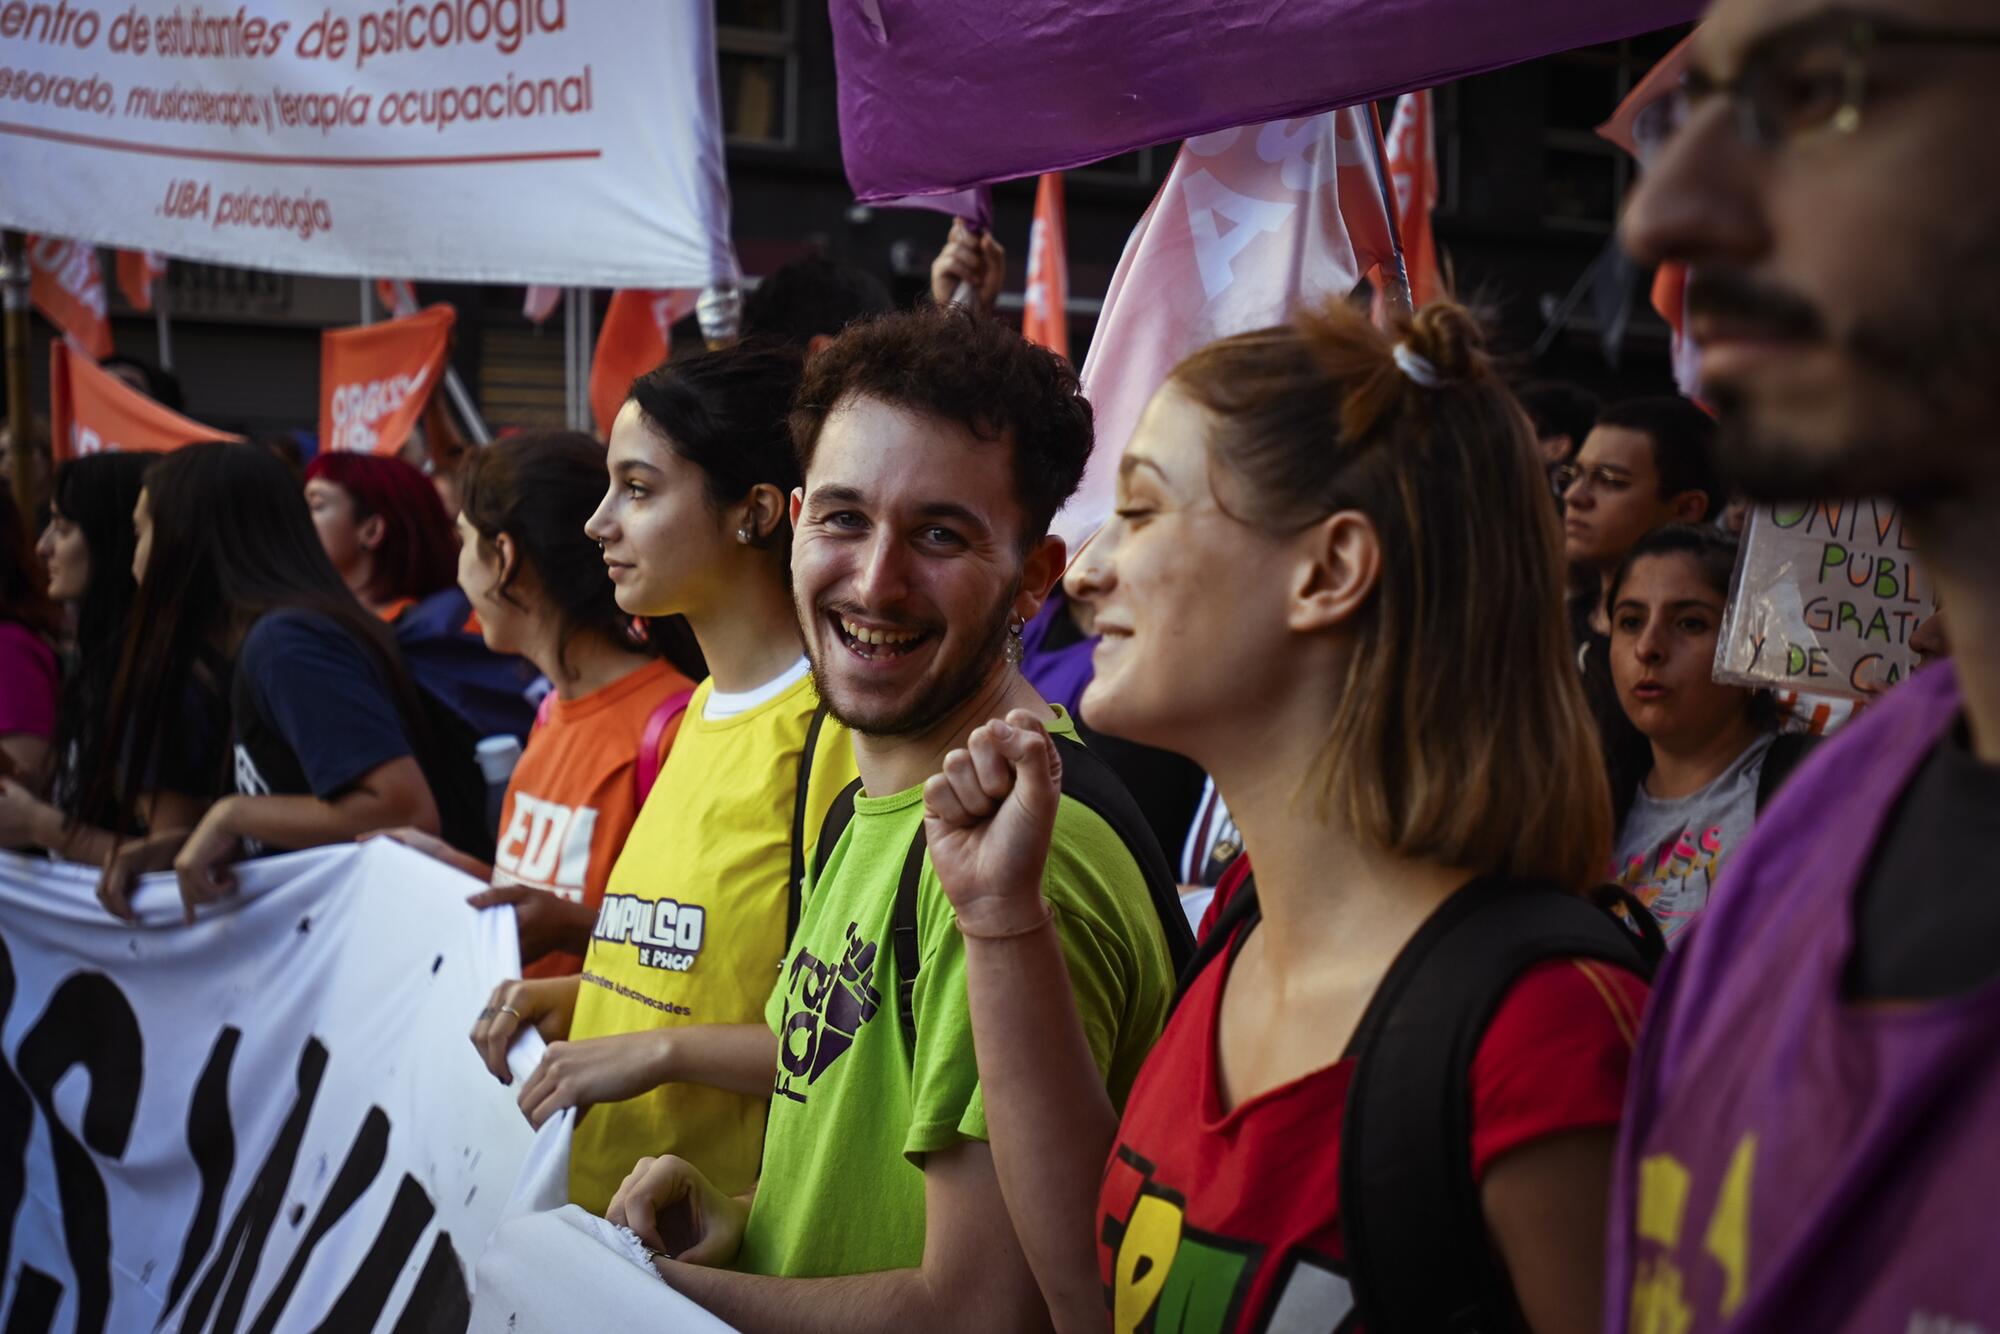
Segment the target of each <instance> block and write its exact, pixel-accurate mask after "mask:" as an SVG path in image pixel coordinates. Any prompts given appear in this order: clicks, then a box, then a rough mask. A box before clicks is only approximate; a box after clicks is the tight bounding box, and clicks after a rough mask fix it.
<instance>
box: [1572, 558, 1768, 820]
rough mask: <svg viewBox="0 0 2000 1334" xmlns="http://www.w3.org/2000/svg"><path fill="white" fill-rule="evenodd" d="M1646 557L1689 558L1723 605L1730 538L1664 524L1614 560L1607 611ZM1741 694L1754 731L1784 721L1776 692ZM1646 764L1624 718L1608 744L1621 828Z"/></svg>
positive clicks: (1730, 567) (1730, 575)
mask: <svg viewBox="0 0 2000 1334" xmlns="http://www.w3.org/2000/svg"><path fill="white" fill-rule="evenodd" d="M1649 556H1686V557H1688V558H1690V559H1691V560H1693V561H1694V567H1695V569H1696V570H1697V571H1698V572H1699V573H1700V575H1701V580H1702V582H1703V583H1705V584H1707V585H1708V588H1709V591H1710V592H1712V593H1714V594H1715V595H1716V596H1718V597H1720V598H1721V599H1722V600H1723V603H1724V605H1727V604H1728V602H1729V590H1730V585H1731V584H1732V583H1733V582H1734V581H1735V577H1736V539H1735V538H1733V537H1731V536H1729V535H1728V534H1727V533H1724V532H1722V531H1721V530H1720V529H1717V528H1711V527H1709V526H1708V525H1706V524H1692V523H1670V524H1668V525H1666V526H1665V527H1663V528H1655V529H1653V531H1652V532H1650V533H1647V534H1646V535H1645V536H1644V537H1642V538H1640V539H1639V540H1638V541H1637V542H1635V543H1633V545H1632V550H1631V551H1629V552H1627V553H1626V555H1625V559H1624V560H1622V561H1620V562H1619V563H1618V568H1617V569H1616V570H1615V571H1613V572H1612V575H1611V582H1610V584H1609V585H1608V586H1607V587H1606V589H1605V593H1604V609H1605V613H1606V614H1607V615H1611V614H1613V613H1614V612H1615V610H1616V608H1617V606H1618V594H1619V591H1620V590H1621V589H1623V588H1624V587H1625V581H1626V580H1627V579H1629V578H1631V577H1632V570H1633V568H1634V567H1636V566H1637V565H1638V563H1639V562H1640V561H1642V560H1645V559H1646V558H1647V557H1649ZM1743 693H1744V694H1746V695H1748V696H1749V699H1748V700H1746V701H1745V707H1746V708H1747V709H1748V710H1749V713H1750V721H1751V723H1752V724H1753V725H1754V726H1755V727H1756V728H1757V730H1758V731H1760V732H1775V731H1777V730H1778V729H1779V727H1781V726H1782V725H1783V724H1784V720H1785V711H1784V709H1783V708H1782V707H1781V706H1780V705H1779V703H1778V697H1777V696H1776V695H1774V694H1772V693H1771V692H1770V691H1768V690H1754V689H1746V690H1745V691H1744V692H1743ZM1652 767H1653V743H1652V742H1650V741H1648V740H1647V739H1646V737H1645V735H1644V734H1643V733H1641V732H1640V731H1639V729H1638V728H1636V727H1633V726H1631V725H1630V724H1629V722H1628V723H1627V725H1626V728H1625V730H1624V731H1623V732H1621V733H1620V734H1619V735H1618V736H1617V737H1614V738H1613V739H1612V742H1611V804H1612V808H1613V810H1614V811H1615V812H1616V813H1617V816H1618V823H1619V824H1620V825H1621V826H1622V825H1623V824H1624V823H1625V816H1626V814H1627V812H1629V811H1630V810H1631V809H1632V802H1633V800H1634V799H1635V798H1636V797H1637V796H1638V793H1639V784H1640V783H1642V782H1644V781H1645V778H1646V775H1647V773H1648V772H1650V771H1651V770H1652Z"/></svg>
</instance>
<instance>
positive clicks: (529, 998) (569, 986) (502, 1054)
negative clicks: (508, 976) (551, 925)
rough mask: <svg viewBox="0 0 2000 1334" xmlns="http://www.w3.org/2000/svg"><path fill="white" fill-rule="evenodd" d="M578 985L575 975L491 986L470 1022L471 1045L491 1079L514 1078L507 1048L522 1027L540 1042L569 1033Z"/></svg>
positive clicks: (579, 983)
mask: <svg viewBox="0 0 2000 1334" xmlns="http://www.w3.org/2000/svg"><path fill="white" fill-rule="evenodd" d="M580 985H582V983H581V980H580V979H578V978H577V977H575V976H570V977H548V978H530V979H524V980H522V981H518V982H502V983H501V984H500V985H499V986H497V987H495V988H494V989H493V995H492V996H491V997H490V998H489V999H488V1000H487V1002H486V1008H485V1009H483V1010H481V1011H480V1012H479V1018H478V1020H477V1021H475V1022H474V1023H473V1025H472V1045H473V1046H474V1047H476V1048H478V1050H479V1059H481V1060H482V1061H485V1062H486V1068H487V1069H488V1070H491V1071H492V1072H493V1077H494V1078H495V1079H497V1080H499V1081H500V1082H501V1083H502V1084H511V1083H513V1082H514V1072H513V1071H511V1070H509V1069H508V1068H507V1049H508V1048H509V1047H511V1046H513V1045H514V1039H515V1037H517V1036H518V1035H519V1034H520V1032H521V1030H522V1029H523V1028H533V1029H534V1030H535V1031H537V1032H538V1033H540V1034H541V1035H542V1041H544V1042H556V1041H559V1040H561V1039H563V1038H566V1037H568V1036H569V1024H570V1020H571V1019H572V1018H574V1017H575V1015H576V991H577V988H578V987H579V986H580Z"/></svg>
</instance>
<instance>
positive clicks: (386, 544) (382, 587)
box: [306, 453, 458, 625]
mask: <svg viewBox="0 0 2000 1334" xmlns="http://www.w3.org/2000/svg"><path fill="white" fill-rule="evenodd" d="M306 507H307V508H308V509H310V510H311V511H312V518H313V527H314V528H316V529H318V530H319V540H320V545H321V546H323V547H325V548H326V554H327V556H328V557H329V558H330V559H331V560H332V561H333V567H334V568H335V569H336V570H339V571H340V577H341V578H342V579H343V580H345V581H346V583H347V586H348V587H349V588H351V589H353V590H354V596H355V597H357V598H359V599H360V600H361V605H362V606H364V607H366V608H368V610H370V611H372V612H374V613H375V614H376V615H377V616H379V617H381V618H382V619H383V620H385V621H387V622H389V623H390V624H391V625H393V624H395V623H396V621H397V620H398V618H400V617H401V616H402V615H403V613H404V612H406V611H408V610H409V609H410V608H411V607H412V606H414V605H415V604H416V603H418V602H420V601H422V600H423V599H424V598H427V597H429V596H430V595H431V594H433V593H435V592H437V591H438V590H439V589H442V588H449V587H452V586H453V585H454V584H455V583H456V581H457V578H458V542H457V539H456V538H455V537H454V535H453V533H452V530H451V516H450V515H448V514H446V513H445V512H444V502H442V501H440V500H439V499H438V494H437V491H436V489H435V488H434V487H432V486H431V483H430V479H429V478H427V477H425V476H424V475H423V474H422V473H421V472H418V471H417V470H416V469H415V468H413V467H411V466H410V465H409V464H407V463H405V462H403V460H401V459H399V458H394V457H389V456H383V455H375V454H345V453H327V454H321V455H320V456H319V457H317V458H315V459H314V460H313V461H312V463H311V464H310V465H309V466H308V467H307V468H306Z"/></svg>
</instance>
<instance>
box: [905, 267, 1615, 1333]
mask: <svg viewBox="0 0 2000 1334" xmlns="http://www.w3.org/2000/svg"><path fill="white" fill-rule="evenodd" d="M1096 544H1097V545H1098V546H1099V547H1100V548H1101V549H1102V550H1101V552H1100V553H1098V554H1094V557H1093V559H1090V560H1088V561H1084V562H1080V563H1079V567H1078V572H1077V573H1073V574H1072V577H1071V592H1072V593H1073V594H1074V595H1075V596H1077V597H1078V598H1080V599H1083V600H1085V601H1088V602H1089V603H1091V604H1092V605H1093V608H1094V610H1095V612H1096V619H1097V628H1098V631H1099V633H1100V634H1101V635H1102V637H1103V638H1102V643H1101V645H1100V646H1099V647H1098V649H1097V651H1096V677H1095V679H1094V681H1093V682H1092V684H1091V686H1090V689H1089V691H1088V692H1087V694H1086V695H1085V704H1086V707H1087V708H1089V709H1090V711H1091V713H1092V716H1093V717H1094V718H1096V719H1097V721H1098V725H1099V726H1100V727H1101V728H1102V729H1103V730H1104V731H1106V732H1109V733H1112V734H1114V735H1120V736H1124V737H1126V738H1129V739H1131V740H1133V741H1138V742H1143V743H1146V744H1149V745H1155V746H1165V747H1171V748H1172V749H1174V750H1177V751H1179V752H1181V753H1183V754H1185V755H1187V756H1189V757H1190V758H1191V759H1193V760H1194V761H1196V762H1197V763H1198V764H1200V765H1201V766H1202V767H1203V768H1204V769H1206V770H1207V771H1208V772H1209V773H1211V774H1213V775H1214V777H1215V780H1216V783H1217V785H1218V787H1219V788H1220V790H1221V792H1222V793H1223V795H1224V797H1225V799H1226V800H1227V802H1228V804H1229V809H1230V810H1231V812H1232V813H1234V814H1235V816H1236V818H1237V822H1238V824H1239V826H1240V828H1241V830H1242V834H1243V838H1244V843H1245V845H1246V846H1247V847H1249V848H1250V849H1251V851H1252V854H1253V855H1254V857H1255V861H1256V870H1255V877H1254V881H1253V880H1251V878H1250V876H1249V875H1248V874H1247V871H1248V867H1247V866H1242V865H1239V867H1237V868H1232V872H1231V874H1230V875H1229V876H1228V877H1226V878H1225V881H1224V883H1223V885H1222V887H1221V889H1220V890H1219V892H1218V895H1217V904H1216V906H1215V907H1214V908H1212V909H1211V911H1210V915H1209V921H1208V923H1207V926H1208V931H1207V935H1206V937H1205V939H1204V945H1203V952H1202V955H1201V956H1200V957H1199V958H1198V959H1197V961H1196V965H1195V968H1194V969H1193V970H1191V973H1190V978H1189V979H1188V980H1187V981H1186V982H1185V984H1184V985H1185V990H1184V992H1183V995H1182V997H1181V999H1180V1002H1179V1004H1178V1007H1177V1009H1176V1011H1175V1014H1174V1016H1173V1018H1172V1019H1171V1020H1170V1022H1169V1024H1168V1027H1167V1029H1166V1032H1165V1033H1164V1034H1163V1035H1162V1037H1161V1039H1160V1042H1159V1044H1158V1046H1157V1047H1155V1048H1154V1050H1153V1052H1152V1054H1151V1056H1150V1057H1149V1058H1148V1061H1147V1063H1146V1066H1145V1068H1144V1069H1143V1070H1142V1072H1141V1073H1140V1075H1139V1078H1138V1081H1137V1083H1136V1085H1135V1086H1134V1088H1133V1090H1132V1094H1131V1098H1130V1100H1129V1102H1128V1104H1127V1106H1126V1108H1125V1112H1124V1115H1123V1118H1122V1120H1121V1118H1120V1117H1119V1116H1118V1115H1117V1114H1116V1113H1115V1112H1114V1111H1113V1109H1112V1107H1111V1104H1110V1102H1109V1101H1108V1099H1107V1098H1106V1096H1105V1094H1104V1091H1103V1086H1102V1084H1101V1083H1100V1082H1098V1081H1097V1079H1096V1076H1095V1071H1094V1069H1093V1067H1092V1065H1091V1061H1090V1048H1089V1045H1088V1043H1087V1042H1086V1040H1085V1037H1084V1034H1083V1031H1082V1029H1081V1027H1080V1026H1079V1024H1078V1022H1077V1019H1076V1012H1075V1009H1074V1007H1073V1006H1072V1004H1071V1002H1070V999H1069V997H1070V990H1069V987H1068V986H1067V985H1066V980H1065V976H1064V965H1063V957H1062V953H1061V951H1060V949H1059V948H1058V945H1057V938H1056V934H1055V932H1054V931H1052V930H1050V929H1049V922H1050V909H1049V908H1048V907H1047V906H1046V904H1045V903H1044V901H1043V899H1042V895H1041V891H1040V878H1041V869H1042V861H1043V857H1044V855H1045V852H1046V849H1047V846H1048V833H1049V821H1050V819H1051V817H1052V816H1053V813H1054V810H1055V797H1056V792H1057V788H1056V784H1055V781H1054V773H1055V766H1056V764H1057V763H1058V761H1057V759H1056V755H1055V752H1054V750H1053V748H1052V747H1051V745H1050V743H1049V741H1048V740H1047V738H1046V736H1045V734H1044V733H1043V731H1042V728H1041V723H1040V720H1039V719H1036V718H1033V717H1031V716H1029V715H1027V714H1025V713H1016V714H1015V715H1013V716H1011V717H1010V718H1009V719H1008V720H1007V721H1006V722H1005V723H996V724H992V725H989V726H987V727H985V728H982V729H981V730H980V731H978V732H976V733H974V734H973V736H972V737H971V739H970V742H969V744H968V747H967V749H966V750H963V751H959V752H955V753H954V754H953V755H952V756H950V757H949V758H948V759H947V760H946V762H945V765H944V771H943V772H942V773H941V774H940V775H938V776H937V777H936V778H933V779H932V780H931V783H930V785H929V787H928V788H927V790H926V793H925V798H926V801H927V803H928V808H927V823H928V830H929V843H930V850H931V856H932V858H933V860H934V863H935V865H936V867H937V871H938V877H939V879H940V880H941V881H942V882H943V885H944V888H945V890H946V892H947V894H948V895H949V896H950V897H951V899H952V902H953V904H954V905H955V908H956V911H957V917H958V922H959V927H960V930H961V932H962V934H963V935H964V936H965V937H966V940H967V947H966V953H967V958H968V987H969V990H970V993H971V1003H972V1013H973V1022H974V1036H975V1042H976V1046H977V1049H978V1057H979V1067H980V1076H981V1084H982V1089H983V1092H984V1097H985V1101H986V1112H987V1117H988V1121H989V1124H990V1127H991V1129H992V1132H993V1136H992V1144H993V1154H994V1158H995V1161H996V1163H997V1165H998V1168H999V1174H1000V1179H1001V1183H1002V1187H1003V1190H1004V1192H1005V1194H1006V1198H1007V1203H1008V1207H1009V1211H1010V1214H1011V1216H1012V1218H1013V1220H1014V1223H1015V1227H1016V1230H1017V1232H1018V1233H1019V1235H1020V1239H1021V1243H1022V1245H1023V1247H1024V1248H1025V1249H1026V1251H1027V1254H1028V1256H1029V1258H1030V1261H1031V1263H1032V1264H1033V1265H1034V1268H1035V1272H1036V1276H1037V1279H1038V1281H1039V1282H1040V1284H1041V1287H1042V1291H1043V1294H1044V1296H1045V1297H1046V1298H1047V1299H1048V1302H1049V1306H1050V1311H1051V1315H1052V1318H1053V1320H1054V1323H1055V1324H1056V1326H1057V1327H1058V1328H1060V1329H1065V1330H1068V1329H1085V1328H1102V1326H1103V1323H1104V1320H1105V1315H1106V1310H1105V1307H1106V1305H1107V1303H1108V1305H1109V1306H1110V1315H1111V1316H1112V1322H1113V1325H1114V1327H1115V1328H1117V1329H1119V1330H1131V1329H1137V1328H1141V1327H1146V1328H1153V1327H1158V1328H1166V1327H1168V1326H1169V1325H1171V1326H1172V1327H1174V1328H1200V1329H1207V1330H1251V1329H1263V1328H1267V1327H1269V1328H1286V1329H1314V1330H1320V1329H1324V1330H1333V1329H1335V1328H1338V1329H1340V1330H1343V1331H1348V1330H1354V1329H1358V1328H1362V1327H1365V1328H1367V1329H1368V1330H1370V1331H1372V1332H1373V1334H1382V1331H1386V1330H1427V1331H1429V1330H1448V1329H1461V1328H1462V1329H1473V1328H1477V1329H1504V1328H1518V1327H1523V1326H1525V1327H1527V1328H1532V1329H1534V1330H1536V1331H1570V1330H1576V1331H1582V1330H1590V1329H1595V1328H1596V1327H1597V1320H1598V1314H1599V1300H1600V1293H1599V1282H1600V1279H1599V1275H1600V1269H1601V1256H1602V1244H1603V1243H1602V1234H1603V1224H1604V1216H1605V1192H1606V1183H1607V1180H1608V1174H1609V1168H1610V1161H1611V1150H1612V1141H1613V1136H1614V1132H1615V1127H1616V1123H1617V1120H1618V1116H1619V1109H1620V1103H1621V1101H1622V1096H1623V1090H1624V1078H1625V1066H1626V1063H1627V1059H1628V1056H1629V1052H1630V1045H1631V1040H1632V1035H1633V1029H1634V1026H1635V1023H1636V1020H1637V1016H1638V1013H1639V1009H1640V1006H1641V1004H1642V1003H1643V1001H1644V998H1645V990H1646V988H1645V983H1644V981H1642V976H1643V974H1644V972H1645V970H1646V965H1645V964H1644V962H1643V961H1642V956H1641V952H1640V951H1639V950H1638V949H1637V948H1635V947H1634V945H1633V944H1632V942H1631V940H1630V938H1629V937H1628V936H1627V935H1626V933H1625V932H1623V931H1621V930H1620V929H1619V927H1618V926H1616V925H1614V924H1613V922H1612V918H1611V917H1610V915H1608V914H1606V913H1604V912H1602V911H1600V910H1599V909H1598V908H1597V907H1596V906H1595V905H1593V904H1592V903H1591V902H1590V901H1589V900H1588V899H1587V898H1586V897H1585V896H1584V894H1583V891H1584V890H1585V889H1586V888H1587V887H1588V886H1589V885H1590V884H1591V883H1592V882H1593V880H1594V879H1595V878H1596V877H1597V875H1598V874H1599V873H1600V872H1601V870H1602V868H1603V866H1604V864H1605V861H1604V859H1605V857H1606V856H1607V855H1608V853H1609V850H1610V844H1611V812H1610V806H1609V801H1608V794H1607V788H1606V782H1605V776H1604V768H1603V764H1602V761H1601V759H1600V757H1599V753H1598V748H1597V742H1596V737H1595V733H1594V732H1593V729H1592V726H1591V722H1590V717H1589V714H1588V712H1587V710H1586V708H1585V705H1584V700H1583V696H1582V691H1581V688H1580V686H1579V685H1578V682H1577V679H1576V673H1575V671H1574V670H1572V669H1571V668H1570V647H1569V642H1568V637H1567V633H1566V630H1565V626H1564V621H1563V600H1562V569H1561V557H1560V552H1561V541H1560V535H1559V533H1558V532H1557V530H1556V523H1555V515H1554V512H1553V510H1552V508H1551V507H1550V506H1549V504H1548V498H1547V495H1546V483H1545V482H1544V480H1543V477H1542V471H1541V465H1540V462H1539V460H1538V459H1537V457H1536V454H1535V447H1534V440H1533V437H1532V434H1531V432H1530V430H1529V426H1528V422H1527V419H1526V417H1525V416H1524V415H1523V414H1522V412H1521V410H1520V408H1519V407H1518V405H1517V404H1516V403H1515V401H1514V400H1513V398H1512V397H1511V396H1510V395H1509V393H1508V391H1507V390H1506V388H1505V387H1504V386H1503V385H1502V383H1501V381H1500V379H1499V378H1498V376H1497V375H1496V373H1495V371H1494V370H1493V368H1492V366H1491V364H1490V362H1489V361H1488V359H1487V357H1486V355H1485V354H1484V352H1483V350H1482V346H1481V341H1480V335H1479V330H1478V328H1477V325H1476V324H1475V322H1474V321H1473V319H1472V318H1471V317H1470V316H1469V315H1468V314H1467V313H1466V312H1465V311H1463V310H1462V309H1459V308H1457V307H1455V306H1450V305H1433V306H1430V307H1428V308H1426V309H1425V310H1424V311H1422V312H1420V313H1419V314H1417V315H1416V316H1415V318H1414V319H1413V320H1410V321H1407V322H1405V324H1404V326H1403V327H1402V328H1401V329H1400V331H1398V332H1397V333H1395V334H1384V333H1382V332H1380V331H1378V330H1376V329H1374V328H1373V327H1371V326H1370V325H1369V324H1368V323H1367V322H1366V320H1365V319H1363V318H1362V317H1361V316H1360V315H1359V314H1357V313H1355V312H1353V311H1350V310H1347V309H1345V308H1337V309H1334V310H1331V311H1328V312H1326V313H1324V314H1318V315H1311V316H1307V317H1304V318H1301V319H1300V320H1299V321H1298V322H1297V323H1296V324H1294V325H1292V326H1289V327H1284V328H1275V329H1267V330H1262V331H1259V332H1255V333H1248V334H1243V335H1240V336H1237V337H1233V338H1229V339H1225V340H1223V341H1221V342H1218V343H1215V344H1213V345H1211V346H1209V347H1207V348H1204V349H1203V350H1201V351H1199V352H1197V353H1196V354H1194V355H1193V356H1192V357H1190V358H1189V359H1188V360H1186V361H1185V362H1183V363H1182V364H1181V365H1180V366H1179V367H1178V368H1177V369H1176V370H1175V371H1174V373H1173V375H1172V376H1171V377H1170V379H1169V381H1168V383H1167V384H1166V386H1165V387H1164V388H1162V389H1161V390H1160V392H1159V393H1158V394H1157V395H1156V396H1155V397H1154V399H1153V402H1152V403H1151V405H1150V406H1149V407H1148V409H1147V411H1146V413H1145V415H1144V417H1143V418H1142V419H1141V422H1140V424H1139V427H1138V429H1137V431H1136V432H1135V433H1134V435H1133V437H1132V440H1131V443H1130V445H1129V446H1128V448H1127V450H1126V454H1125V457H1124V458H1123V460H1122V461H1121V463H1120V465H1119V474H1118V502H1117V512H1116V515H1115V517H1114V519H1113V520H1112V522H1111V523H1110V525H1109V526H1108V527H1107V528H1106V530H1105V531H1104V532H1102V533H1100V534H1099V536H1098V537H1097V539H1096ZM1197 637H1198V639H1199V650H1198V651H1193V650H1192V649H1191V641H1194V640H1195V639H1196V638H1197ZM1242 861H1243V859H1239V863H1241V862H1242ZM1364 1141H1365V1143H1366V1146H1367V1147H1366V1149H1365V1150H1364V1149H1362V1148H1361V1147H1360V1145H1361V1144H1362V1143H1363V1142H1364Z"/></svg>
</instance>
